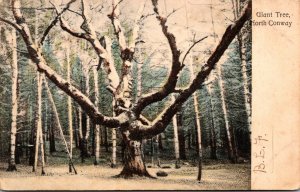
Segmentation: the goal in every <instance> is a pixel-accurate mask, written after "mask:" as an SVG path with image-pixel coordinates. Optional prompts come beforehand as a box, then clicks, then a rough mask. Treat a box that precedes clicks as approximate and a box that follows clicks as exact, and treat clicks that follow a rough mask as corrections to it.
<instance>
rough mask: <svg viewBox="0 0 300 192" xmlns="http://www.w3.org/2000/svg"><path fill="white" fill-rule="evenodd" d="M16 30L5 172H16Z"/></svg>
mask: <svg viewBox="0 0 300 192" xmlns="http://www.w3.org/2000/svg"><path fill="white" fill-rule="evenodd" d="M16 33H17V32H16V30H15V29H12V43H13V45H12V50H13V53H12V65H11V70H12V87H11V90H12V116H11V119H12V121H11V130H10V159H9V163H8V168H7V171H16V170H17V168H16V162H15V150H16V134H17V115H18V93H17V90H18V57H17V34H16Z"/></svg>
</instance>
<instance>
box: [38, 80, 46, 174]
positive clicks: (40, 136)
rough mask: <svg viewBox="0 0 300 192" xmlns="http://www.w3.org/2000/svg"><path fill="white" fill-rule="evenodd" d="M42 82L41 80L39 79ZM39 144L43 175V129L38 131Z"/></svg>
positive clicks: (43, 172)
mask: <svg viewBox="0 0 300 192" xmlns="http://www.w3.org/2000/svg"><path fill="white" fill-rule="evenodd" d="M40 80H41V81H42V79H40ZM39 143H40V147H41V160H42V175H44V174H45V170H44V169H45V151H44V139H43V129H42V127H41V128H40V131H39Z"/></svg>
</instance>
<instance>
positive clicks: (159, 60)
mask: <svg viewBox="0 0 300 192" xmlns="http://www.w3.org/2000/svg"><path fill="white" fill-rule="evenodd" d="M68 2H69V1H60V0H57V1H47V0H40V1H33V0H22V1H21V8H20V10H21V11H22V14H23V16H24V18H26V23H27V24H28V26H29V30H30V32H31V34H32V36H33V41H34V42H36V43H37V42H38V41H39V40H40V39H43V38H44V39H43V42H42V44H41V47H40V51H41V52H42V56H43V58H44V59H45V61H46V63H47V65H48V66H50V67H51V68H52V69H53V70H54V71H55V72H56V73H58V74H59V75H60V76H61V77H63V78H64V79H66V80H67V82H68V83H69V84H72V85H73V86H75V87H76V88H77V89H79V90H80V91H81V92H82V93H84V94H85V95H86V96H87V97H88V98H89V99H90V101H92V103H93V104H94V105H95V106H96V107H97V108H98V109H99V111H100V112H101V113H102V114H103V115H106V116H117V115H118V110H115V107H114V106H115V105H117V104H116V103H117V101H116V97H114V96H113V94H112V93H111V91H110V89H109V88H108V86H107V85H109V84H110V83H111V81H110V77H109V75H111V74H110V73H109V72H107V70H106V69H105V59H103V61H102V65H101V57H99V54H98V53H96V52H95V50H94V49H95V46H93V45H92V44H91V43H89V42H88V41H86V40H85V39H84V38H77V37H75V36H74V35H72V34H71V33H70V32H68V31H67V30H62V25H61V24H60V23H62V21H59V20H60V19H58V17H57V15H58V14H60V13H62V16H61V18H63V19H64V22H66V23H68V27H70V28H72V29H74V31H76V30H77V31H81V32H80V33H87V34H88V32H87V30H86V29H84V27H85V26H84V25H85V22H86V21H87V22H88V23H89V24H87V25H88V27H86V28H88V30H91V27H90V26H92V27H93V30H94V31H95V35H96V37H97V39H98V40H99V42H100V43H101V46H102V47H104V48H105V49H106V50H107V52H109V53H111V57H112V58H113V63H114V65H115V69H116V73H117V75H119V76H122V75H123V73H124V66H123V65H124V54H125V53H124V52H122V51H124V50H122V48H121V49H120V47H122V39H121V36H120V35H118V34H119V33H118V32H117V30H116V29H117V27H116V25H118V24H117V22H116V21H118V22H119V23H120V25H121V26H122V33H123V34H124V37H125V40H124V42H125V44H130V43H131V42H132V41H133V42H134V44H135V46H134V55H133V57H132V58H131V59H132V60H131V63H132V67H131V68H132V71H131V72H132V76H131V77H129V79H130V80H129V81H130V82H131V83H130V89H131V93H130V94H131V95H130V97H131V102H132V103H137V102H138V101H139V99H140V98H141V97H142V95H147V94H150V93H151V92H153V91H159V90H160V89H162V87H163V86H164V83H165V82H167V79H168V77H169V76H170V71H171V70H172V60H174V53H173V52H172V50H170V44H169V42H168V41H167V39H166V37H165V36H164V34H163V32H162V29H163V30H164V28H163V27H164V26H163V25H162V27H161V26H160V23H159V22H158V21H157V18H156V17H157V15H159V16H160V15H163V16H164V17H165V18H167V26H168V28H167V30H169V31H170V32H172V33H173V34H174V36H175V37H176V43H177V47H178V50H180V52H181V55H180V59H179V60H180V61H182V63H184V64H185V67H184V68H182V70H180V72H179V74H178V81H177V84H176V88H178V89H184V88H186V87H188V86H189V85H190V84H191V82H192V81H193V79H194V78H195V77H196V75H197V74H198V72H199V71H201V69H202V67H203V64H204V63H205V62H206V61H207V60H208V59H209V57H210V56H211V55H212V54H213V52H214V50H215V47H216V46H217V45H218V43H219V42H220V41H221V39H222V36H223V34H224V32H225V29H226V27H227V26H228V25H230V24H233V23H234V22H235V21H237V20H238V18H239V17H240V16H241V15H242V12H243V8H244V7H246V5H247V3H248V2H246V1H244V0H205V1H204V0H201V1H196V0H176V1H171V0H161V1H158V5H157V6H158V7H159V11H160V12H158V13H155V11H153V5H152V4H154V5H155V3H153V2H155V1H152V3H151V1H145V3H143V2H142V1H130V0H124V1H122V0H121V1H120V2H119V1H116V2H114V4H113V6H112V3H111V1H96V0H92V1H86V2H85V3H83V2H84V1H80V0H78V1H74V3H73V2H72V1H71V2H72V3H70V2H69V3H68ZM0 3H1V9H0V16H1V18H5V19H8V20H11V21H13V20H14V19H13V15H12V11H11V9H12V4H11V2H10V1H6V0H2V1H1V0H0ZM154 7H155V6H154ZM117 9H118V10H117ZM112 10H113V13H114V11H115V15H116V16H115V18H113V16H111V15H114V14H111V15H109V14H110V13H111V12H112ZM117 11H120V13H119V15H118V13H117ZM138 14H140V15H141V16H140V17H139V18H138V19H137V15H138ZM85 16H86V17H85ZM56 18H57V21H56V22H55V23H54V26H53V27H52V28H51V31H48V33H47V34H46V33H45V31H47V29H48V26H49V25H50V24H51V22H52V21H54V20H56ZM112 18H113V19H112ZM1 21H3V19H2V20H0V42H1V44H0V157H1V159H0V161H1V170H0V171H1V172H2V171H3V172H5V170H7V171H14V170H17V171H18V172H22V171H20V170H19V169H18V168H19V167H21V170H25V168H24V167H27V168H26V169H28V168H30V171H34V172H37V170H39V166H41V167H42V174H46V175H47V174H50V173H51V170H52V168H53V167H57V166H61V167H63V168H65V170H64V172H65V173H68V172H72V173H74V171H76V168H77V167H80V166H82V165H87V166H96V165H98V166H97V167H95V169H97V168H98V167H99V166H104V167H107V168H109V169H115V168H121V167H122V165H123V164H124V162H126V159H125V160H124V156H126V149H125V148H126V143H125V141H124V139H123V134H124V133H123V132H122V130H121V131H120V129H118V128H117V127H116V128H111V127H109V126H105V125H103V124H102V125H101V124H100V125H99V124H96V121H94V120H93V118H90V117H89V116H88V115H87V113H86V112H85V110H83V109H82V108H81V106H80V105H79V104H78V102H76V101H75V100H74V99H73V98H71V97H70V96H69V95H67V94H66V93H65V92H64V91H63V90H61V89H60V88H59V87H58V86H57V85H56V84H55V83H53V82H52V81H50V80H48V78H47V77H44V76H42V75H40V73H39V72H38V70H37V66H36V64H35V62H34V61H33V60H32V56H31V55H30V53H29V52H28V45H27V44H26V42H24V40H23V38H24V37H22V35H20V33H19V32H18V30H16V29H15V28H14V27H11V25H8V24H7V23H5V22H1ZM52 23H53V22H52ZM135 26H138V28H139V30H138V31H135V29H136V28H135ZM135 33H136V38H135V39H134V40H132V39H131V38H133V37H134V35H132V34H135ZM45 34H46V35H45ZM104 36H105V37H104ZM167 38H168V37H167ZM251 43H252V39H251V23H250V22H249V21H247V22H245V24H244V26H243V27H242V29H241V30H240V31H239V32H238V34H237V35H236V37H235V38H234V39H233V41H232V42H231V43H230V45H229V46H228V48H227V50H226V51H225V53H224V54H223V56H222V57H221V59H220V60H219V61H218V62H217V64H216V65H215V66H214V68H213V70H212V71H211V72H210V74H209V76H208V77H206V78H205V81H204V82H203V83H202V84H199V86H198V87H197V90H196V91H195V92H194V93H193V94H192V96H190V97H189V98H188V99H187V101H186V102H184V103H183V105H182V106H181V107H180V109H179V110H178V111H177V113H176V114H175V115H174V117H173V118H172V121H170V123H168V125H167V128H166V129H165V130H164V131H163V132H161V133H159V134H157V135H156V136H152V137H151V138H145V139H142V141H141V143H142V145H141V151H142V152H143V157H144V162H145V163H146V166H147V167H148V168H162V169H164V170H165V169H166V170H167V169H183V168H184V167H191V168H193V169H195V170H197V166H199V164H198V160H199V158H201V159H200V160H201V162H202V164H203V166H202V168H203V169H204V170H205V169H206V167H208V166H210V165H219V164H220V165H235V164H243V165H245V167H246V168H245V169H246V171H247V174H249V175H250V166H249V165H250V152H251V149H250V147H251V143H250V135H251ZM120 50H121V51H120ZM99 58H100V59H99ZM99 63H100V64H99ZM100 65H101V66H100ZM123 86H125V85H123ZM178 97H179V96H178V93H177V92H173V93H171V94H168V95H167V96H166V97H164V98H163V99H161V100H160V101H158V102H155V103H152V104H150V105H148V106H146V107H145V109H144V110H143V111H142V115H143V117H144V118H145V119H146V120H145V121H155V119H156V118H157V116H158V114H161V113H163V111H164V109H165V108H166V107H168V106H169V105H170V103H172V102H174V101H175V99H176V98H178ZM14 136H15V140H14V139H12V137H14ZM199 136H200V138H199ZM12 142H15V144H13V143H12ZM12 145H15V149H14V151H12ZM199 146H200V149H199ZM12 153H13V154H12ZM199 154H200V155H199ZM199 156H200V157H199ZM12 159H13V161H15V162H12ZM8 162H9V163H8ZM216 169H217V168H216ZM195 170H194V172H195ZM162 172H163V171H162ZM38 173H39V174H40V171H38ZM2 174H3V175H5V174H4V173H1V174H0V175H1V177H2ZM53 174H55V173H53ZM153 176H156V175H153ZM157 176H159V174H157ZM194 177H195V179H196V175H194ZM198 179H199V180H200V179H201V176H200V178H199V175H198ZM203 179H205V176H204V178H203Z"/></svg>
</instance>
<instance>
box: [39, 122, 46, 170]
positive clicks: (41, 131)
mask: <svg viewBox="0 0 300 192" xmlns="http://www.w3.org/2000/svg"><path fill="white" fill-rule="evenodd" d="M39 134H40V136H39V139H40V141H39V142H40V147H41V160H42V175H45V148H44V141H43V140H44V139H43V129H42V127H41V129H40V133H39Z"/></svg>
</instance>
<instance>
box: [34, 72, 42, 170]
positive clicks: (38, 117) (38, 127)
mask: <svg viewBox="0 0 300 192" xmlns="http://www.w3.org/2000/svg"><path fill="white" fill-rule="evenodd" d="M42 84H43V81H42V74H41V73H40V72H37V92H38V95H37V112H36V140H35V158H34V165H33V171H34V172H35V171H36V170H37V163H38V154H39V145H40V143H41V139H43V138H40V137H41V132H42Z"/></svg>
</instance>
